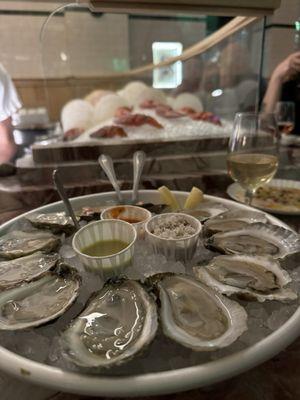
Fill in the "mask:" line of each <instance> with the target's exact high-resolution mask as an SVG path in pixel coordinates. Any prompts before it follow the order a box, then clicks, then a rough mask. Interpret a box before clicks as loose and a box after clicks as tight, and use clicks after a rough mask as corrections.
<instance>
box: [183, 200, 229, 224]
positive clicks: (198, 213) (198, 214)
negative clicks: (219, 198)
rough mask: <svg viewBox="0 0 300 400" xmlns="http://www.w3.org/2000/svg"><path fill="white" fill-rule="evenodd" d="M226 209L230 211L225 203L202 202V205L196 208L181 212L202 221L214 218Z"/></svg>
mask: <svg viewBox="0 0 300 400" xmlns="http://www.w3.org/2000/svg"><path fill="white" fill-rule="evenodd" d="M225 211H228V208H226V207H225V206H224V205H223V204H219V203H211V202H202V203H201V204H200V206H199V207H197V208H196V209H194V210H181V211H180V212H183V213H185V214H188V215H192V216H193V217H195V218H197V219H198V220H199V221H200V222H204V221H206V220H208V219H209V218H213V217H215V216H217V215H219V214H221V213H224V212H225Z"/></svg>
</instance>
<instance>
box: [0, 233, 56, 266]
mask: <svg viewBox="0 0 300 400" xmlns="http://www.w3.org/2000/svg"><path fill="white" fill-rule="evenodd" d="M59 244H60V239H59V238H58V237H56V236H54V235H52V234H51V233H50V232H45V231H34V232H23V231H13V232H10V233H8V234H7V235H4V236H2V237H1V238H0V257H4V258H9V259H11V258H18V257H23V256H27V255H29V254H32V253H34V252H36V251H39V250H41V251H44V252H48V253H49V252H50V251H53V250H55V249H56V248H57V247H58V246H59Z"/></svg>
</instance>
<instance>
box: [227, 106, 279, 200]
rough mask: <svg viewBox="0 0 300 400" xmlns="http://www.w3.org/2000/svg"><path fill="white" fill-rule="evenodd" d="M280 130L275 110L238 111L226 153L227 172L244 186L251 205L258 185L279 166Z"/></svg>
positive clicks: (263, 182) (246, 197) (264, 182)
mask: <svg viewBox="0 0 300 400" xmlns="http://www.w3.org/2000/svg"><path fill="white" fill-rule="evenodd" d="M278 143H279V134H278V128H277V123H276V118H275V115H274V114H266V113H261V114H260V113H238V114H236V116H235V119H234V124H233V134H232V136H231V138H230V140H229V150H228V156H227V168H228V173H229V175H230V176H231V178H232V179H233V180H235V181H236V182H238V183H239V184H240V185H241V186H242V187H243V188H244V189H245V203H246V204H248V205H251V202H252V198H253V195H254V194H255V191H256V190H257V189H258V187H260V186H262V185H265V184H266V183H268V182H269V181H270V180H271V179H272V178H273V176H274V175H275V173H276V171H277V167H278Z"/></svg>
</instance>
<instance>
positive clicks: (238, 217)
mask: <svg viewBox="0 0 300 400" xmlns="http://www.w3.org/2000/svg"><path fill="white" fill-rule="evenodd" d="M255 222H263V223H266V222H267V217H266V216H265V214H264V213H262V212H259V211H251V210H230V211H225V212H224V213H222V214H219V215H217V216H216V217H214V218H210V219H209V220H208V221H206V222H205V223H204V227H205V230H206V231H208V232H211V233H216V232H228V231H233V230H237V229H242V228H244V227H246V226H247V225H249V224H253V223H255Z"/></svg>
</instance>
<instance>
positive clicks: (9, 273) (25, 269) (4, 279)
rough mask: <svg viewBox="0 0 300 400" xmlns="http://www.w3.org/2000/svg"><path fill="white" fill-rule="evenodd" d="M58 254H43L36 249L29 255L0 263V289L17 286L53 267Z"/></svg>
mask: <svg viewBox="0 0 300 400" xmlns="http://www.w3.org/2000/svg"><path fill="white" fill-rule="evenodd" d="M58 258H59V256H58V254H56V253H54V254H44V253H42V252H41V251H37V252H36V253H33V254H31V255H29V256H25V257H20V258H16V259H14V260H9V261H2V262H1V263H0V290H5V289H9V288H11V287H14V286H18V285H20V284H21V283H23V282H29V281H31V280H34V279H37V278H38V277H40V276H41V275H43V274H44V273H45V272H47V271H49V270H50V269H52V268H54V267H55V265H56V263H57V261H58Z"/></svg>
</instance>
